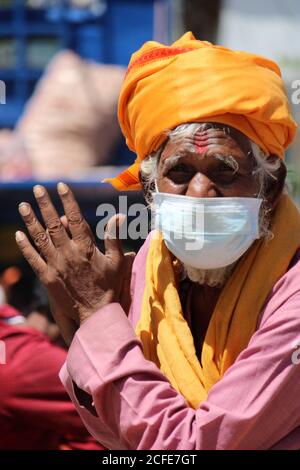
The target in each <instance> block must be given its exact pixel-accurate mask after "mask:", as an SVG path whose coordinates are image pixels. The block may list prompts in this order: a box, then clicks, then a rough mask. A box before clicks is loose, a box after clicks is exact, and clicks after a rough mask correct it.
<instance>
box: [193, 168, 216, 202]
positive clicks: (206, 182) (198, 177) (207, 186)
mask: <svg viewBox="0 0 300 470" xmlns="http://www.w3.org/2000/svg"><path fill="white" fill-rule="evenodd" d="M185 195H186V196H192V197H217V196H218V195H219V194H218V190H217V188H216V186H215V184H214V183H213V182H212V181H211V180H210V179H209V178H208V177H207V176H205V175H204V174H203V173H196V174H195V175H194V176H193V178H192V179H191V180H190V182H189V185H188V188H187V191H186V193H185Z"/></svg>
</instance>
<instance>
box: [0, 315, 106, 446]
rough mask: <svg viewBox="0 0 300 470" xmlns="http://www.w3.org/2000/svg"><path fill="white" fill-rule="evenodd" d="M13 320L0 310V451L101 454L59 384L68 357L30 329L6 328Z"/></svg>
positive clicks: (24, 327) (44, 337)
mask: <svg viewBox="0 0 300 470" xmlns="http://www.w3.org/2000/svg"><path fill="white" fill-rule="evenodd" d="M14 315H20V313H19V312H17V311H16V310H14V309H12V308H11V307H9V306H0V341H4V342H5V348H6V364H0V430H1V437H0V449H1V450H3V449H33V450H37V449H59V448H61V449H63V448H68V449H86V450H96V449H101V448H102V447H101V446H100V445H99V444H98V443H96V442H95V441H94V440H93V438H92V437H91V436H90V435H89V433H88V432H87V430H86V428H85V427H84V425H83V424H82V421H81V419H80V417H79V415H78V414H77V411H76V410H75V407H74V405H73V404H72V402H71V401H70V399H69V397H68V395H67V393H66V391H65V390H64V387H63V386H62V384H61V382H60V380H59V377H58V373H59V370H60V368H61V367H62V365H63V363H64V362H65V360H66V356H67V353H66V351H65V350H64V349H62V348H59V347H57V346H55V345H53V344H51V343H50V342H49V341H48V339H47V337H46V336H45V335H44V334H42V333H40V332H39V331H37V330H35V329H33V328H28V327H26V326H14V325H8V324H6V323H5V319H7V318H11V317H12V316H14ZM1 320H2V321H1Z"/></svg>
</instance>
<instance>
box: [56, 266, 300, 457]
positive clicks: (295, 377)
mask: <svg viewBox="0 0 300 470" xmlns="http://www.w3.org/2000/svg"><path fill="white" fill-rule="evenodd" d="M298 271H299V268H298ZM298 271H297V272H296V274H297V276H294V277H293V276H292V274H290V275H287V277H286V280H285V281H282V282H281V283H278V287H276V289H274V292H273V294H272V296H271V298H270V300H269V302H268V303H267V307H266V309H265V313H264V315H263V317H262V321H261V324H260V326H259V329H258V330H257V331H256V332H255V334H254V335H253V336H252V338H251V341H250V343H249V345H248V347H247V348H246V349H245V350H244V351H243V352H242V353H241V354H240V356H239V357H238V359H237V360H236V362H235V363H234V364H233V365H232V366H231V367H230V369H229V370H228V371H227V372H226V374H225V375H224V377H223V378H222V379H221V380H220V381H219V382H218V383H217V384H216V385H215V386H214V387H213V388H212V389H211V391H210V393H209V396H208V399H207V401H205V402H203V403H202V404H201V406H200V407H199V408H198V409H197V410H194V409H192V408H190V407H189V406H188V405H187V403H186V402H185V400H184V398H183V397H182V396H181V395H180V394H178V393H177V392H176V391H175V390H174V389H173V388H172V387H171V385H170V384H169V382H168V381H167V379H166V378H165V377H164V376H163V375H162V373H161V372H160V370H159V369H158V368H157V367H156V366H155V365H154V364H153V363H151V362H149V361H147V360H146V359H145V357H144V356H143V353H142V349H141V343H140V342H139V340H138V339H137V337H136V335H135V332H134V329H133V327H132V325H131V323H130V322H129V320H128V319H127V317H126V316H125V313H124V311H123V310H122V308H121V306H120V305H119V304H117V303H114V304H109V305H107V306H105V307H103V308H102V309H101V310H100V311H98V312H97V313H95V314H94V315H92V316H91V317H90V318H89V319H88V320H87V321H86V322H85V323H84V324H83V325H82V326H81V327H80V329H79V330H78V331H77V333H76V335H75V337H74V340H73V342H72V345H71V348H70V350H69V354H68V358H67V363H66V366H65V367H64V369H63V370H62V373H61V378H62V380H63V382H64V385H65V387H66V388H67V390H68V392H69V394H70V396H71V398H72V400H73V401H74V403H75V405H76V407H77V409H78V412H79V413H80V414H81V417H82V419H83V420H84V422H85V424H86V426H87V428H88V429H89V430H90V432H91V433H92V434H93V435H94V437H95V438H96V439H98V440H99V441H100V442H101V443H102V444H103V445H104V446H106V447H107V448H110V449H161V450H167V449H170V450H179V449H185V450H194V449H198V450H200V449H270V448H272V447H273V448H276V445H277V443H278V447H280V442H285V441H284V438H285V437H287V436H288V439H287V441H286V442H289V444H288V446H289V448H300V432H299V429H300V427H299V426H300V406H299V397H300V380H299V372H300V365H297V364H296V363H295V361H292V355H293V352H294V349H293V348H294V343H295V342H297V340H299V336H300V291H299V288H300V282H299V277H300V274H299V272H298ZM298 342H299V341H298ZM293 362H294V363H293ZM72 381H73V382H75V383H76V384H77V386H78V387H79V388H80V389H82V390H83V391H85V392H86V393H87V394H89V395H91V396H92V399H93V402H94V406H95V410H96V412H97V415H98V416H94V415H92V414H91V413H90V412H89V411H87V409H85V408H84V407H82V406H80V405H79V403H78V401H77V399H76V397H75V395H74V390H73V385H72ZM297 428H298V432H297ZM289 436H292V438H289ZM282 440H283V441H282Z"/></svg>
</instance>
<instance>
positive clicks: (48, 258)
mask: <svg viewBox="0 0 300 470" xmlns="http://www.w3.org/2000/svg"><path fill="white" fill-rule="evenodd" d="M58 193H59V196H60V199H61V201H62V203H63V207H64V211H65V218H66V220H65V221H64V223H62V220H61V219H60V217H59V216H58V214H57V212H56V210H55V208H54V206H53V204H52V202H51V200H50V198H49V195H48V193H47V191H46V189H45V188H44V187H43V186H40V185H38V186H35V188H34V194H35V197H36V200H37V203H38V205H39V208H40V211H41V214H42V217H43V220H44V223H45V226H46V229H45V228H44V227H43V226H42V225H41V224H40V222H39V221H38V219H37V218H36V216H35V214H34V211H33V210H32V208H31V206H30V204H28V203H21V204H20V206H19V211H20V214H21V216H22V218H23V220H24V222H25V224H26V226H27V229H28V232H29V234H30V236H31V238H32V240H33V243H34V245H35V247H34V246H33V245H32V244H31V243H30V241H29V240H28V238H27V236H26V235H25V234H24V233H23V232H20V231H19V232H17V233H16V241H17V244H18V246H19V248H20V249H21V251H22V253H23V255H24V257H25V258H26V259H27V261H28V262H29V264H30V265H31V267H32V268H33V270H34V271H35V273H36V275H37V276H38V277H39V279H40V280H41V282H42V283H43V284H44V286H45V287H46V288H47V290H48V294H49V299H50V305H51V307H52V311H53V315H54V317H55V319H56V321H57V323H58V324H59V326H60V328H61V331H62V335H63V336H64V339H65V341H66V342H67V343H70V341H71V339H72V337H73V335H74V333H75V331H76V329H77V327H78V325H79V324H80V323H82V322H84V321H85V320H86V319H87V318H88V317H89V316H90V315H91V314H92V313H94V312H95V311H96V310H98V309H100V308H101V307H103V306H104V305H106V304H108V303H110V302H120V303H121V304H122V306H123V307H124V308H125V309H128V306H129V284H128V279H129V278H130V272H131V266H132V260H133V257H132V256H129V257H128V256H127V257H126V256H125V255H124V253H123V250H122V245H121V242H120V240H119V238H118V236H117V235H118V227H119V226H120V224H121V223H122V222H123V220H124V217H125V216H123V215H122V214H117V215H116V216H113V217H112V218H111V219H110V220H109V222H108V224H107V227H106V231H105V234H104V245H105V254H103V253H101V251H100V250H99V249H98V247H97V245H96V243H95V240H94V238H93V235H92V232H91V230H90V227H89V226H88V224H87V222H86V221H85V220H84V218H83V217H82V215H81V212H80V209H79V206H78V204H77V202H76V200H75V198H74V196H73V194H72V191H71V190H70V189H69V188H68V186H66V185H65V184H64V183H59V184H58ZM58 312H59V313H58Z"/></svg>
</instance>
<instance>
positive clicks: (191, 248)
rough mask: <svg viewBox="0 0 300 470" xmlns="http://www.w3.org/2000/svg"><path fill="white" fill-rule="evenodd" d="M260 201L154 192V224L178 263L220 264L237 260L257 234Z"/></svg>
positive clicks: (208, 266) (202, 266)
mask: <svg viewBox="0 0 300 470" xmlns="http://www.w3.org/2000/svg"><path fill="white" fill-rule="evenodd" d="M262 201H263V200H262V199H258V198H250V197H214V198H196V197H190V196H181V195H174V194H169V193H159V192H156V193H153V202H154V216H155V221H154V223H155V228H156V229H157V230H160V231H161V232H162V234H163V238H164V241H165V243H166V245H167V247H168V249H169V250H170V251H171V252H172V253H173V254H174V255H175V256H176V257H177V258H178V259H179V260H180V261H181V262H182V263H184V264H186V265H188V266H191V267H194V268H198V269H218V268H222V267H225V266H229V265H230V264H232V263H234V262H235V261H237V260H238V259H239V258H240V257H241V256H242V255H243V254H244V253H245V252H246V251H247V250H248V248H249V247H250V246H251V245H252V243H253V242H254V240H256V239H257V238H259V210H260V206H261V203H262Z"/></svg>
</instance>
